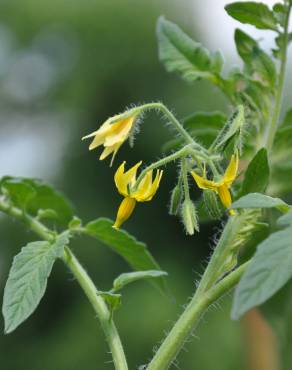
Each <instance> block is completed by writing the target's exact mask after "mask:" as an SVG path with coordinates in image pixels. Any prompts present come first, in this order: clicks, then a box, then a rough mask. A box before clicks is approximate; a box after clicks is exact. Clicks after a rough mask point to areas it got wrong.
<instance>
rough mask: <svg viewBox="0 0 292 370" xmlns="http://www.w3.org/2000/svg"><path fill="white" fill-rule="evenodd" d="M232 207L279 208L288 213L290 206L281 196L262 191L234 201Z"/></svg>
mask: <svg viewBox="0 0 292 370" xmlns="http://www.w3.org/2000/svg"><path fill="white" fill-rule="evenodd" d="M231 208H235V209H238V208H277V209H278V210H279V211H281V212H283V213H286V212H288V210H289V209H290V206H289V205H288V204H287V203H285V202H284V201H283V200H282V199H279V198H272V197H269V196H268V195H264V194H260V193H250V194H247V195H245V196H243V197H241V198H239V199H238V200H236V201H235V202H233V203H232V205H231Z"/></svg>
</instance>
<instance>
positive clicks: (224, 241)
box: [196, 215, 241, 295]
mask: <svg viewBox="0 0 292 370" xmlns="http://www.w3.org/2000/svg"><path fill="white" fill-rule="evenodd" d="M240 228H241V216H240V215H235V216H231V217H229V219H228V221H227V224H226V225H225V227H224V230H223V232H222V234H221V236H220V239H219V241H218V244H217V245H216V248H215V250H214V253H213V255H212V258H211V260H210V262H209V263H208V266H207V268H206V270H205V272H204V275H203V277H202V279H201V282H200V285H199V286H198V289H197V292H196V293H197V294H198V295H199V294H201V293H204V292H205V291H206V290H208V289H209V288H210V287H211V286H212V285H213V284H215V283H216V281H217V280H218V279H219V277H220V275H221V273H222V268H223V266H224V264H225V263H226V260H227V259H228V255H230V249H229V248H226V246H231V245H232V244H234V243H232V242H233V240H234V236H235V235H236V234H237V233H238V230H240Z"/></svg>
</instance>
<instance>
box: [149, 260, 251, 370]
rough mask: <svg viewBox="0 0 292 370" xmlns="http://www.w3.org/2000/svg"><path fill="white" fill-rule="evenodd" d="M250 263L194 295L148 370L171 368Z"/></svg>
mask: <svg viewBox="0 0 292 370" xmlns="http://www.w3.org/2000/svg"><path fill="white" fill-rule="evenodd" d="M248 263H249V262H246V263H245V264H243V265H241V266H240V267H239V268H238V269H236V270H235V271H233V272H232V273H231V274H229V275H228V276H226V277H225V278H224V279H222V280H221V281H220V282H219V283H218V284H217V285H215V286H214V287H213V288H211V289H209V290H208V291H206V292H205V293H203V294H202V295H198V294H195V295H194V297H193V299H192V300H191V302H190V303H189V305H188V306H187V308H186V309H185V311H184V312H183V314H182V315H181V316H180V318H179V319H178V321H177V322H176V324H175V325H174V327H173V328H172V329H171V331H170V333H169V334H168V336H167V337H166V339H165V340H164V342H163V343H162V345H161V347H160V348H159V350H158V351H157V352H156V354H155V356H154V357H153V359H152V361H151V362H150V364H149V365H148V367H147V370H166V369H168V368H169V366H170V365H171V364H172V361H173V360H174V359H175V357H176V355H177V354H178V352H179V351H180V349H181V348H182V346H183V345H184V343H185V341H186V340H187V338H188V337H189V336H190V335H191V333H192V331H193V329H194V327H195V325H196V324H197V323H198V321H199V320H200V318H201V316H202V315H203V314H204V312H205V311H206V309H207V308H208V307H209V306H210V305H211V304H212V303H214V302H215V301H216V300H217V299H219V298H220V297H221V296H222V295H224V294H225V293H227V292H228V291H229V290H230V289H232V288H233V287H234V286H235V285H236V284H237V283H238V282H239V280H240V278H241V276H242V274H243V273H244V271H245V270H246V268H247V266H248Z"/></svg>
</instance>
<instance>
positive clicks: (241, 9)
mask: <svg viewBox="0 0 292 370" xmlns="http://www.w3.org/2000/svg"><path fill="white" fill-rule="evenodd" d="M225 10H226V11H227V13H228V14H229V15H230V16H231V17H232V18H234V19H236V20H237V21H239V22H241V23H248V24H251V25H253V26H255V27H256V28H259V29H267V30H274V31H277V30H278V28H277V20H276V18H275V17H274V14H273V12H272V11H271V10H270V9H269V8H268V6H267V5H265V4H263V3H255V2H252V1H243V2H234V3H231V4H228V5H226V6H225Z"/></svg>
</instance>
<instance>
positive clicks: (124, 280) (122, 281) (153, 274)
mask: <svg viewBox="0 0 292 370" xmlns="http://www.w3.org/2000/svg"><path fill="white" fill-rule="evenodd" d="M161 276H167V272H165V271H161V270H146V271H136V272H127V273H123V274H121V275H120V276H118V277H117V278H116V279H115V280H114V283H113V289H112V290H113V291H115V292H116V291H118V290H121V289H122V288H124V286H126V285H128V284H130V283H133V282H135V281H138V280H144V279H157V278H159V277H161Z"/></svg>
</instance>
